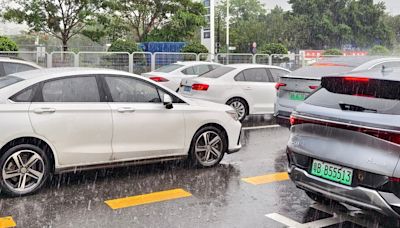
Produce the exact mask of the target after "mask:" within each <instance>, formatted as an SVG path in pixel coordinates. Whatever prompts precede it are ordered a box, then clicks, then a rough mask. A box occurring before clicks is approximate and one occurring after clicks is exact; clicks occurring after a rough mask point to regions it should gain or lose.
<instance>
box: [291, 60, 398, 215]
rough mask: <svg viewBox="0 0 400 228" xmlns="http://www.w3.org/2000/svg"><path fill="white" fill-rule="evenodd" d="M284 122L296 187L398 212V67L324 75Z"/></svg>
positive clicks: (320, 196) (388, 212)
mask: <svg viewBox="0 0 400 228" xmlns="http://www.w3.org/2000/svg"><path fill="white" fill-rule="evenodd" d="M290 122H291V124H292V126H291V129H290V131H291V133H290V138H289V142H288V146H287V155H288V160H289V167H288V171H289V174H290V178H291V179H292V181H293V182H294V183H295V184H296V186H297V187H298V188H301V189H303V190H305V191H306V193H307V195H309V196H310V197H311V198H312V199H314V200H317V201H326V200H327V199H330V200H335V201H339V202H344V203H347V204H350V205H353V206H356V207H359V208H365V209H370V210H375V211H378V212H380V213H382V214H385V215H389V216H395V217H400V216H399V215H400V164H399V157H400V69H396V68H393V69H391V70H387V71H381V70H373V71H366V72H357V73H352V74H347V75H343V76H333V77H324V78H322V80H321V87H320V88H319V89H317V90H316V91H315V92H314V93H312V94H311V95H310V96H309V97H308V98H307V99H306V100H305V102H304V103H302V104H300V105H299V106H298V107H297V108H296V110H295V111H294V112H293V113H292V116H291V118H290Z"/></svg>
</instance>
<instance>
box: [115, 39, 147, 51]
mask: <svg viewBox="0 0 400 228" xmlns="http://www.w3.org/2000/svg"><path fill="white" fill-rule="evenodd" d="M108 51H109V52H129V53H132V52H137V51H140V49H139V47H138V45H137V44H136V42H135V41H131V40H116V41H114V42H112V44H111V46H110V48H109V49H108Z"/></svg>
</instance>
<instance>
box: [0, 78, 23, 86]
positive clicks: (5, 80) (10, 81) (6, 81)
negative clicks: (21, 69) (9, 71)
mask: <svg viewBox="0 0 400 228" xmlns="http://www.w3.org/2000/svg"><path fill="white" fill-rule="evenodd" d="M20 81H23V79H22V78H18V77H15V76H5V77H1V78H0V89H2V88H4V87H7V86H9V85H12V84H15V83H17V82H20Z"/></svg>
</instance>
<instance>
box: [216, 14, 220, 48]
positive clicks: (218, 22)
mask: <svg viewBox="0 0 400 228" xmlns="http://www.w3.org/2000/svg"><path fill="white" fill-rule="evenodd" d="M220 47H221V13H218V20H217V53H219V49H220Z"/></svg>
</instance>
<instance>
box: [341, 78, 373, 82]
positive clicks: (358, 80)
mask: <svg viewBox="0 0 400 228" xmlns="http://www.w3.org/2000/svg"><path fill="white" fill-rule="evenodd" d="M344 80H345V81H351V82H369V78H358V77H344Z"/></svg>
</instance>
